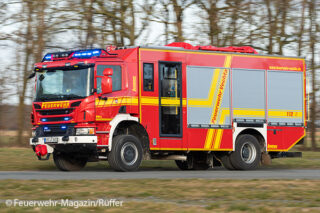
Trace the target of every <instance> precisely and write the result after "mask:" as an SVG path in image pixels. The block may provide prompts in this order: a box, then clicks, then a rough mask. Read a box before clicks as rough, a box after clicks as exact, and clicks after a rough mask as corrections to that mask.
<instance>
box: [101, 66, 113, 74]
mask: <svg viewBox="0 0 320 213" xmlns="http://www.w3.org/2000/svg"><path fill="white" fill-rule="evenodd" d="M111 75H113V69H111V68H105V69H104V70H103V76H111Z"/></svg>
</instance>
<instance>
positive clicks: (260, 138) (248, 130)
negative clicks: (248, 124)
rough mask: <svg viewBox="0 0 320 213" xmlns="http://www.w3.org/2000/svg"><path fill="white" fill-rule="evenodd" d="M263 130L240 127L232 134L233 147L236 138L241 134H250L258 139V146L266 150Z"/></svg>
mask: <svg viewBox="0 0 320 213" xmlns="http://www.w3.org/2000/svg"><path fill="white" fill-rule="evenodd" d="M263 133H264V132H263V131H261V130H260V131H259V130H258V129H257V128H245V129H242V130H241V131H239V132H238V134H236V135H234V136H235V137H234V147H235V143H236V141H237V139H238V138H239V137H240V136H241V135H245V134H248V135H252V136H254V137H255V138H257V140H258V141H259V144H260V147H261V150H262V151H266V150H267V138H266V134H263Z"/></svg>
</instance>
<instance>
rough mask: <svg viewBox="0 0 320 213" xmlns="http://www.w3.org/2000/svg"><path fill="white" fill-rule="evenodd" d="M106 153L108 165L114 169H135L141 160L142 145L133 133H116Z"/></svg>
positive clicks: (124, 170)
mask: <svg viewBox="0 0 320 213" xmlns="http://www.w3.org/2000/svg"><path fill="white" fill-rule="evenodd" d="M112 145H113V146H112V149H111V151H110V152H109V154H108V161H109V164H110V166H111V167H112V168H113V169H114V170H116V171H123V172H126V171H135V170H137V169H138V168H139V166H140V164H141V161H142V153H143V150H142V146H141V143H140V141H139V140H138V139H137V138H136V137H135V136H133V135H118V136H116V137H115V138H114V139H113V144H112Z"/></svg>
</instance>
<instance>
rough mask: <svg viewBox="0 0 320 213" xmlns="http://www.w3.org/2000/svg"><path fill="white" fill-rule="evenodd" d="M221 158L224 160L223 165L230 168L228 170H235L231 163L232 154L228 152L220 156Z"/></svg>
mask: <svg viewBox="0 0 320 213" xmlns="http://www.w3.org/2000/svg"><path fill="white" fill-rule="evenodd" d="M220 160H221V162H222V165H223V166H224V168H226V169H228V170H234V169H235V168H234V166H233V165H232V164H231V161H230V156H229V155H228V154H225V155H223V156H221V157H220Z"/></svg>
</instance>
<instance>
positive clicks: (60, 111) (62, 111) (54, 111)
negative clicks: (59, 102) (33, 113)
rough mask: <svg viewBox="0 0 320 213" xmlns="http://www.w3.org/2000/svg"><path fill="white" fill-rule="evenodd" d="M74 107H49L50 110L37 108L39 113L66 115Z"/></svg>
mask: <svg viewBox="0 0 320 213" xmlns="http://www.w3.org/2000/svg"><path fill="white" fill-rule="evenodd" d="M73 110H74V109H72V108H68V109H50V110H37V112H39V114H40V115H66V114H70V113H72V112H73Z"/></svg>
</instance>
